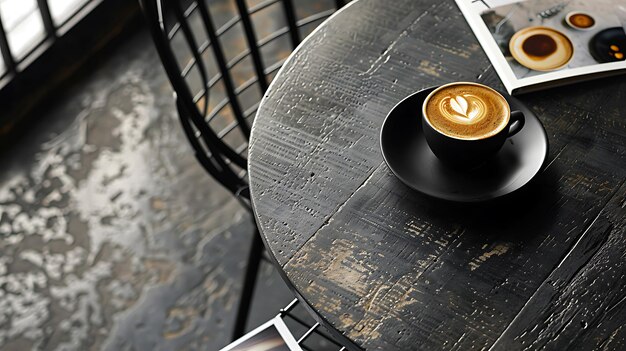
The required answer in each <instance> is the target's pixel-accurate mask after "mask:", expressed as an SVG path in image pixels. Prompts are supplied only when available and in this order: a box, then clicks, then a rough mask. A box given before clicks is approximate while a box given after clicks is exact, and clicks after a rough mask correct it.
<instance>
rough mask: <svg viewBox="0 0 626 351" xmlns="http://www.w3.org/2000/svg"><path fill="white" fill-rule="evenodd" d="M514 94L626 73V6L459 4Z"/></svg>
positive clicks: (598, 0)
mask: <svg viewBox="0 0 626 351" xmlns="http://www.w3.org/2000/svg"><path fill="white" fill-rule="evenodd" d="M456 3H457V5H458V6H459V8H460V9H461V12H462V13H463V16H464V17H465V19H466V20H467V22H468V23H469V25H470V27H471V28H472V30H473V31H474V34H475V35H476V37H477V38H478V41H479V42H480V44H481V46H482V47H483V49H484V50H485V53H486V54H487V56H488V57H489V59H490V60H491V63H492V64H493V66H494V68H495V70H496V72H497V73H498V75H499V76H500V79H502V83H503V84H504V86H505V88H506V89H507V91H508V93H509V94H512V95H513V94H519V93H525V92H529V91H535V90H540V89H545V88H550V87H554V86H560V85H565V84H569V83H572V82H577V81H582V80H588V79H595V78H599V77H604V76H608V75H615V74H620V73H625V72H626V33H625V32H624V28H625V27H626V0H560V1H559V0H523V1H519V0H456Z"/></svg>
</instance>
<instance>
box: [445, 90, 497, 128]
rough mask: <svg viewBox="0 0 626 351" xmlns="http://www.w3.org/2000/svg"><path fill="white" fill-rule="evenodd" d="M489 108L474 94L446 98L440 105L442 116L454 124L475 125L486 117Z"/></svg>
mask: <svg viewBox="0 0 626 351" xmlns="http://www.w3.org/2000/svg"><path fill="white" fill-rule="evenodd" d="M486 109H487V106H486V105H485V103H484V102H483V101H482V100H481V99H479V98H478V97H476V96H474V95H472V94H464V95H457V96H450V97H445V98H443V99H442V100H441V102H440V103H439V111H440V112H441V115H442V116H443V117H445V118H447V119H448V120H450V121H452V122H454V123H460V124H473V123H476V122H478V121H480V120H481V119H482V118H484V117H485V115H486V113H487V111H486Z"/></svg>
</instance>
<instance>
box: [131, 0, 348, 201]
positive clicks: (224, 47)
mask: <svg viewBox="0 0 626 351" xmlns="http://www.w3.org/2000/svg"><path fill="white" fill-rule="evenodd" d="M139 2H140V4H141V6H142V10H143V12H144V14H145V17H146V20H147V24H148V26H149V28H150V32H151V34H152V37H153V39H154V42H155V45H156V48H157V51H158V53H159V56H160V58H161V61H162V62H163V66H164V68H165V70H166V73H167V75H168V78H169V80H170V82H171V84H172V87H173V89H174V92H175V96H176V106H177V109H178V113H179V117H180V120H181V124H182V127H183V130H184V131H185V134H186V135H187V137H188V139H189V141H190V143H191V146H192V147H193V149H194V152H195V156H196V158H197V159H198V161H199V162H200V163H201V164H202V166H203V167H204V168H205V169H206V170H207V171H208V172H209V173H210V174H211V175H212V176H213V177H214V178H215V179H217V180H218V181H219V182H220V183H221V184H222V185H224V186H225V187H226V188H228V189H229V190H230V191H231V192H233V193H234V194H235V195H242V196H243V197H244V198H246V197H247V184H248V182H247V172H246V165H247V149H248V138H249V136H250V126H251V124H252V119H253V118H254V115H255V113H256V110H257V108H258V105H259V102H260V100H261V97H262V96H263V94H264V93H265V91H266V90H267V87H268V85H269V82H270V81H271V80H272V79H273V77H274V75H275V73H276V72H277V71H278V69H279V68H280V67H281V65H282V64H283V62H284V61H285V59H286V58H287V56H288V55H289V53H290V52H291V51H292V50H293V49H294V48H295V47H296V46H297V45H298V43H299V42H300V40H301V38H302V37H304V36H305V35H306V34H308V33H309V32H310V31H312V30H313V29H314V28H315V27H316V26H317V25H318V24H319V23H321V21H322V20H324V19H325V18H327V17H329V16H330V15H331V14H332V13H333V12H334V11H335V10H336V9H337V8H339V7H341V6H342V5H343V3H344V1H343V0H326V1H320V0H315V1H313V0H309V1H307V0H300V1H297V0H247V1H246V0H197V1H196V0H139ZM296 2H297V4H296ZM296 5H297V6H296Z"/></svg>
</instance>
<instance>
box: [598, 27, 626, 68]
mask: <svg viewBox="0 0 626 351" xmlns="http://www.w3.org/2000/svg"><path fill="white" fill-rule="evenodd" d="M611 45H616V46H617V47H619V48H620V52H621V53H622V54H624V53H626V33H624V28H622V27H612V28H607V29H605V30H603V31H600V32H598V33H597V34H596V35H594V36H593V38H591V40H590V41H589V51H590V53H591V56H593V58H594V59H595V60H596V61H598V62H600V63H605V62H617V61H624V60H625V59H626V57H624V58H622V59H618V58H616V57H615V56H614V55H610V54H609V53H610V52H612V50H611Z"/></svg>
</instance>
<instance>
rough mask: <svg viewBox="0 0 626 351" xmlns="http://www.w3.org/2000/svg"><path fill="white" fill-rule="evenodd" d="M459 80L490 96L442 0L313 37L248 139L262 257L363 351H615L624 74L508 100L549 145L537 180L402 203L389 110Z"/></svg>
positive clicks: (483, 68) (370, 12) (329, 26)
mask: <svg viewBox="0 0 626 351" xmlns="http://www.w3.org/2000/svg"><path fill="white" fill-rule="evenodd" d="M458 80H468V81H479V82H483V83H485V84H488V85H491V86H493V87H496V88H498V89H502V86H501V83H500V81H499V79H498V77H497V75H496V74H495V72H494V70H493V68H492V67H491V66H490V64H489V62H488V60H487V59H486V57H485V55H484V53H483V51H482V49H481V47H480V46H479V45H478V43H477V41H476V39H475V38H474V36H473V34H472V32H471V30H470V29H469V27H468V25H467V24H466V23H465V20H464V19H463V17H462V16H461V14H460V12H459V10H458V9H457V8H456V5H454V3H453V1H445V2H436V1H412V0H402V1H394V2H393V3H390V2H387V1H374V0H360V1H357V2H355V3H353V4H351V5H350V6H348V7H347V8H346V9H345V10H343V11H342V12H340V13H339V14H338V15H336V16H335V17H334V18H333V19H332V20H331V21H329V22H327V23H326V24H325V25H323V26H322V27H320V29H319V30H318V31H317V32H315V33H314V34H313V35H312V36H311V37H309V38H308V39H307V40H306V41H305V43H304V44H303V46H302V47H301V48H300V49H299V50H298V51H297V52H296V53H295V54H294V55H293V56H292V58H291V59H290V60H289V61H288V62H287V63H286V64H285V66H284V68H283V70H282V72H281V73H280V74H279V75H278V76H277V77H276V79H275V81H274V83H273V84H272V86H271V87H270V90H269V91H268V92H267V93H266V97H265V99H264V101H263V103H262V105H261V107H260V110H259V113H258V115H257V118H256V121H255V124H254V126H253V132H252V138H251V144H250V145H251V146H250V153H249V155H250V156H249V159H250V161H249V171H250V183H251V193H252V198H253V202H254V206H255V210H256V215H257V222H258V224H259V227H260V229H261V232H262V233H263V235H264V236H265V240H266V243H267V244H268V245H269V249H270V251H271V253H272V254H273V255H274V256H275V257H276V259H277V261H278V262H279V263H280V265H281V266H282V269H283V271H284V273H285V275H286V276H287V278H288V279H289V280H290V281H291V282H292V284H293V285H294V287H295V288H296V289H297V290H298V292H299V293H300V294H301V295H302V297H303V298H304V299H306V300H307V302H308V303H309V304H310V305H311V307H313V308H314V309H315V310H316V311H317V312H318V313H320V315H321V316H322V317H323V318H324V319H325V322H327V323H329V324H331V325H332V326H333V327H335V328H336V329H337V330H339V331H340V332H341V333H343V334H344V335H345V336H347V337H348V338H350V339H351V340H353V341H354V343H355V344H356V345H358V346H360V347H362V348H364V349H367V350H409V349H432V350H440V349H444V350H466V349H489V348H492V349H494V350H509V349H537V348H541V347H544V348H545V349H565V348H568V347H569V348H576V347H579V348H582V349H589V348H602V347H605V348H606V349H619V348H620V347H623V345H624V338H625V334H626V331H625V330H624V329H623V328H622V327H621V326H622V325H623V324H624V317H623V315H624V310H625V309H626V307H624V305H625V304H626V303H625V302H624V301H625V299H626V291H625V290H626V289H625V288H624V286H626V274H625V267H626V264H624V263H622V262H621V261H623V257H624V255H626V245H625V244H624V243H623V241H624V240H623V239H624V235H625V234H624V228H625V223H624V207H625V205H624V201H625V200H624V198H625V197H626V194H625V189H626V187H625V186H624V180H625V179H626V156H625V155H626V115H625V114H624V112H623V110H622V108H623V107H624V103H623V101H625V100H626V87H625V85H624V83H623V77H614V78H609V79H602V80H598V81H593V82H589V83H582V84H576V85H571V86H568V87H566V88H562V89H553V90H549V91H544V92H540V93H534V94H529V95H524V96H521V97H520V99H521V100H522V101H523V102H525V103H526V104H527V105H528V106H529V107H531V108H532V109H533V110H534V111H535V112H536V113H537V115H538V116H539V118H540V120H541V121H542V123H544V125H545V127H546V130H547V132H548V135H549V138H550V149H551V151H550V155H549V160H548V162H547V163H546V168H545V170H544V171H543V172H542V173H541V174H540V175H539V176H538V177H537V179H536V180H535V181H534V182H533V183H531V184H530V185H529V186H528V187H527V188H526V189H524V190H523V191H521V192H519V193H517V194H515V195H514V196H511V197H509V198H506V199H503V200H501V201H497V202H495V203H485V204H479V205H459V204H451V203H446V202H441V201H436V200H433V199H430V198H427V197H424V196H422V195H420V194H418V193H415V192H413V191H411V190H409V189H408V188H407V187H405V186H404V185H403V184H402V183H400V181H398V180H397V179H396V178H395V177H394V176H393V175H392V173H391V172H390V171H389V170H388V168H387V167H386V165H385V164H384V163H383V162H382V156H381V154H380V150H379V141H378V136H379V132H380V127H381V125H382V122H383V119H384V117H385V116H386V114H387V112H388V111H389V110H390V109H391V108H392V107H393V106H394V105H395V104H396V103H397V102H399V101H400V100H402V99H403V98H404V97H405V96H407V95H409V94H410V93H412V92H414V91H416V90H419V89H421V88H424V87H427V86H431V85H435V84H442V83H446V82H450V81H458Z"/></svg>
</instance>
